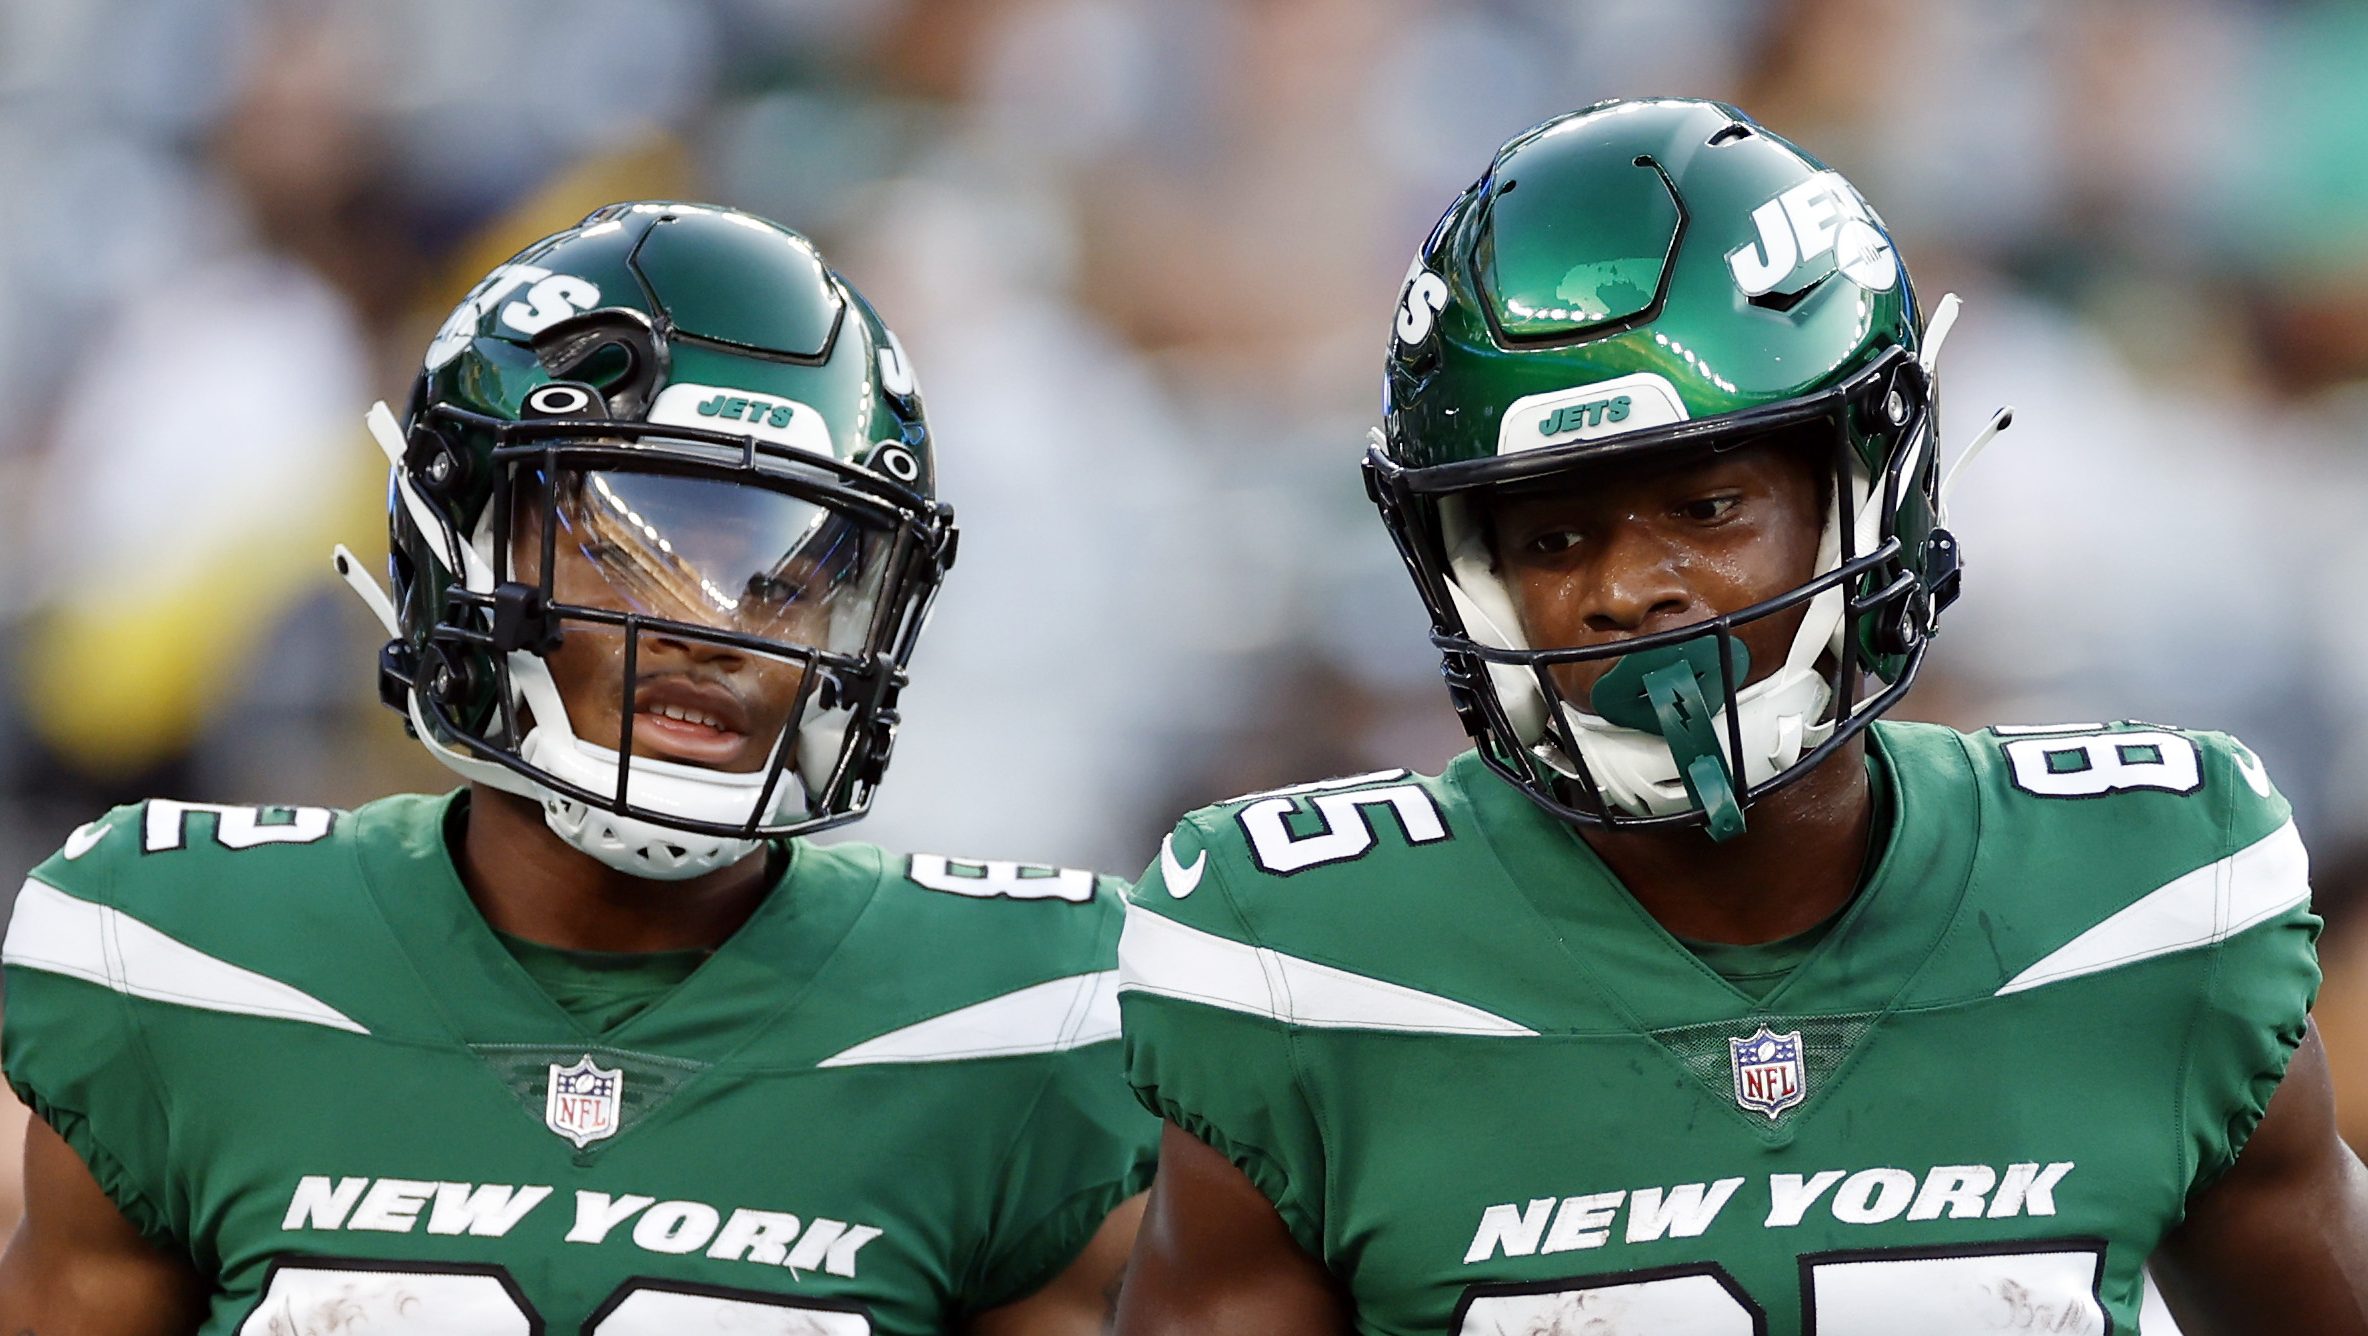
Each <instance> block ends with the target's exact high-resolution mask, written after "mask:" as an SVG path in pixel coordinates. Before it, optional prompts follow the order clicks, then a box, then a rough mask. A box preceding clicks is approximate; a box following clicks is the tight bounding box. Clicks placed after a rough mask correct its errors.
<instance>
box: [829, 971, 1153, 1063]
mask: <svg viewBox="0 0 2368 1336" xmlns="http://www.w3.org/2000/svg"><path fill="white" fill-rule="evenodd" d="M1117 1037H1118V971H1117V970H1098V971H1095V972H1094V973H1091V974H1072V975H1069V976H1068V977H1066V978H1061V979H1052V980H1048V981H1046V982H1044V983H1040V984H1034V985H1031V986H1029V987H1027V988H1021V989H1018V990H1016V991H1014V992H1009V993H1005V994H1003V995H1002V996H1001V997H991V998H988V999H987V1000H986V1001H984V1002H975V1003H972V1004H971V1005H969V1006H967V1007H962V1008H959V1009H957V1010H954V1011H949V1012H947V1013H946V1014H944V1015H942V1016H932V1017H930V1018H929V1019H928V1020H925V1021H917V1022H915V1023H914V1024H911V1025H907V1026H905V1027H904V1028H903V1029H900V1030H891V1031H889V1032H888V1033H886V1034H884V1035H881V1036H879V1037H878V1038H876V1039H867V1040H865V1041H863V1042H862V1043H860V1044H857V1045H855V1046H854V1047H853V1048H849V1049H845V1050H842V1051H841V1052H838V1053H834V1054H832V1055H831V1056H830V1057H827V1058H824V1059H823V1060H822V1061H821V1062H820V1063H819V1064H817V1065H819V1066H823V1067H858V1066H865V1065H869V1064H876V1063H889V1062H959V1061H962V1060H964V1059H967V1058H1001V1057H1009V1056H1011V1055H1013V1054H1019V1053H1058V1052H1061V1051H1063V1050H1065V1049H1072V1048H1082V1047H1084V1046H1085V1045H1087V1044H1099V1043H1104V1042H1106V1041H1108V1040H1112V1039H1116V1038H1117Z"/></svg>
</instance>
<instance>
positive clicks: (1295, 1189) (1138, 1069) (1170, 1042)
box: [1118, 819, 1326, 1257]
mask: <svg viewBox="0 0 2368 1336" xmlns="http://www.w3.org/2000/svg"><path fill="white" fill-rule="evenodd" d="M1213 844H1214V841H1211V840H1210V839H1209V838H1208V837H1207V836H1206V835H1205V834H1204V833H1203V832H1202V831H1201V829H1200V827H1199V826H1198V825H1196V824H1195V823H1194V822H1193V821H1191V820H1189V819H1187V820H1186V821H1185V822H1184V823H1183V824H1181V825H1179V826H1177V827H1176V829H1175V832H1174V833H1173V834H1171V835H1170V836H1168V838H1167V841H1166V842H1165V843H1164V844H1162V846H1161V849H1160V856H1159V859H1158V861H1156V862H1154V863H1153V864H1152V866H1151V868H1150V870H1149V871H1147V872H1145V873H1144V874H1143V879H1142V880H1141V881H1140V882H1138V883H1136V885H1135V888H1134V891H1133V892H1132V893H1131V894H1130V895H1129V896H1128V900H1127V924H1126V934H1125V937H1124V938H1123V940H1122V941H1121V942H1120V944H1119V950H1118V969H1119V1010H1120V1013H1121V1016H1122V1018H1123V1020H1124V1024H1125V1031H1126V1079H1127V1083H1128V1084H1129V1085H1131V1086H1133V1087H1134V1090H1135V1095H1136V1097H1137V1098H1139V1099H1141V1100H1142V1101H1143V1103H1144V1105H1145V1106H1147V1107H1148V1108H1150V1109H1151V1111H1152V1112H1154V1113H1156V1114H1158V1115H1159V1116H1160V1117H1162V1118H1164V1119H1166V1120H1167V1121H1169V1122H1171V1123H1174V1124H1175V1125H1176V1126H1178V1127H1180V1128H1182V1129H1183V1130H1185V1131H1186V1132H1189V1133H1191V1134H1192V1135H1193V1136H1195V1137H1198V1138H1199V1139H1200V1140H1202V1141H1204V1142H1206V1143H1207V1144H1208V1145H1210V1146H1211V1147H1213V1148H1215V1149H1216V1150H1217V1151H1218V1152H1219V1153H1220V1154H1222V1155H1224V1156H1225V1158H1227V1159H1228V1160H1231V1161H1232V1162H1233V1163H1234V1164H1235V1166H1237V1167H1238V1168H1240V1169H1241V1171H1242V1172H1243V1173H1244V1174H1245V1175H1247V1176H1248V1177H1249V1179H1250V1181H1251V1182H1252V1183H1254V1184H1256V1185H1257V1186H1258V1189H1259V1191H1261V1192H1263V1193H1265V1194H1266V1197H1267V1199H1268V1200H1270V1201H1272V1202H1273V1203H1274V1207H1275V1211H1276V1213H1277V1214H1279V1215H1280V1216H1281V1217H1282V1220H1283V1223H1284V1224H1285V1225H1286V1226H1287V1227H1288V1228H1289V1229H1290V1231H1291V1234H1292V1236H1293V1237H1294V1238H1295V1239H1296V1240H1297V1241H1298V1243H1299V1246H1300V1247H1301V1248H1303V1249H1305V1250H1306V1251H1307V1252H1308V1254H1309V1255H1310V1256H1316V1257H1320V1256H1322V1255H1323V1249H1322V1237H1323V1236H1322V1228H1321V1225H1320V1223H1319V1222H1320V1221H1321V1220H1322V1218H1323V1192H1324V1183H1325V1178H1326V1175H1325V1155H1324V1148H1323V1137H1322V1133H1321V1129H1320V1127H1319V1126H1318V1123H1317V1119H1316V1116H1315V1112H1314V1110H1313V1108H1312V1107H1311V1106H1310V1104H1309V1101H1308V1099H1307V1098H1306V1094H1305V1090H1306V1087H1305V1085H1304V1083H1303V1082H1302V1081H1301V1079H1300V1076H1299V1072H1298V1068H1297V1065H1296V1063H1295V1062H1294V1060H1293V1056H1292V1039H1291V1033H1290V1030H1289V1028H1288V1026H1287V1025H1286V1023H1285V1022H1284V1020H1283V1019H1282V1018H1283V1017H1284V1016H1286V1015H1288V1014H1289V1012H1288V1009H1287V1008H1285V1007H1282V1006H1280V1005H1279V1004H1278V1003H1277V1001H1276V999H1275V997H1274V994H1273V990H1272V985H1271V982H1270V980H1269V979H1268V977H1267V972H1266V969H1265V966H1264V964H1263V963H1262V952H1261V950H1260V946H1259V943H1258V942H1257V940H1256V938H1255V937H1254V936H1253V935H1252V933H1251V932H1250V930H1249V927H1248V925H1247V922H1246V920H1245V919H1244V918H1243V916H1242V914H1241V912H1240V910H1239V908H1238V906H1237V904H1236V902H1235V901H1234V899H1233V897H1232V894H1231V891H1230V888H1229V887H1228V886H1227V884H1226V880H1225V866H1224V860H1223V858H1222V857H1221V851H1220V850H1218V849H1216V848H1213V847H1212V845H1213Z"/></svg>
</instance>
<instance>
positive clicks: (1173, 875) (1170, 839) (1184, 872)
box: [1159, 831, 1209, 900]
mask: <svg viewBox="0 0 2368 1336" xmlns="http://www.w3.org/2000/svg"><path fill="white" fill-rule="evenodd" d="M1208 868H1209V851H1208V850H1206V849H1203V850H1201V851H1200V854H1199V856H1198V857H1196V858H1194V859H1193V860H1192V864H1191V866H1189V867H1187V866H1186V865H1185V864H1184V863H1183V862H1182V861H1181V860H1180V859H1178V858H1177V857H1176V836H1175V833H1174V832H1172V831H1171V832H1169V833H1168V834H1167V835H1166V836H1164V837H1162V838H1161V839H1160V842H1159V879H1160V881H1161V882H1162V883H1163V884H1164V885H1166V887H1167V888H1168V894H1169V895H1172V896H1174V897H1175V898H1177V899H1178V900H1181V899H1183V898H1184V897H1185V896H1187V895H1190V894H1192V893H1193V892H1194V891H1196V890H1198V889H1200V878H1201V874H1202V873H1203V872H1206V871H1208Z"/></svg>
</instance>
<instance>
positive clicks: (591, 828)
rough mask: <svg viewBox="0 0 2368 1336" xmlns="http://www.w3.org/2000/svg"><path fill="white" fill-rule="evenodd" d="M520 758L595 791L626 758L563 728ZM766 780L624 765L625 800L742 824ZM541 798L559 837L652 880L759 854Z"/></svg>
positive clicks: (683, 876) (752, 847) (543, 732)
mask: <svg viewBox="0 0 2368 1336" xmlns="http://www.w3.org/2000/svg"><path fill="white" fill-rule="evenodd" d="M518 754H519V757H520V758H521V759H523V760H524V761H525V762H526V763H527V764H528V765H531V766H534V767H535V768H536V769H538V770H542V771H545V772H547V773H549V774H550V775H552V776H553V777H554V778H557V779H562V780H565V781H567V782H568V783H571V784H577V785H581V786H582V787H584V788H588V789H592V790H594V791H595V792H597V791H600V790H603V789H608V788H611V787H613V786H614V785H615V784H616V782H617V766H618V763H619V762H620V761H622V760H624V759H625V758H622V757H619V756H618V755H617V753H616V752H614V751H611V750H610V749H609V748H606V747H602V746H599V745H597V744H595V743H590V742H586V741H584V740H583V739H581V738H578V737H576V736H574V735H573V734H572V733H571V732H569V731H568V730H567V729H566V728H564V727H562V728H557V729H551V728H545V727H544V726H543V725H541V724H537V725H535V726H534V727H533V728H531V729H528V730H527V733H526V741H525V743H524V744H522V745H521V746H520V747H519V749H518ZM764 780H765V774H764V772H763V771H757V772H754V773H751V774H727V773H723V772H719V771H713V770H702V769H700V768H698V767H696V766H686V765H677V764H675V763H673V762H670V761H654V760H651V759H649V758H648V757H634V758H632V759H631V760H630V761H629V762H628V763H627V764H626V776H625V800H626V802H628V803H629V804H631V805H632V806H635V807H639V808H643V809H645V810H649V811H654V812H663V813H665V814H667V815H669V816H681V817H689V818H692V819H695V820H701V821H712V822H716V823H718V824H726V823H728V824H734V825H737V824H740V823H743V822H745V821H747V820H748V816H749V813H750V812H752V811H753V810H755V808H756V801H757V797H758V795H759V793H760V792H761V791H762V790H763V788H764ZM537 787H538V788H539V787H540V786H537ZM780 787H781V788H783V789H786V790H788V791H789V792H790V793H791V794H795V793H796V792H797V788H798V784H797V779H796V777H795V776H790V775H784V776H782V779H781V784H780ZM541 797H542V803H543V823H544V824H545V825H548V826H549V827H550V828H551V830H552V832H553V833H554V834H556V835H558V836H559V838H561V839H563V840H565V841H567V842H568V843H569V844H571V845H573V846H575V847H576V848H578V849H580V850H582V851H583V852H585V853H587V854H590V855H591V856H592V857H594V858H597V859H599V860H600V861H601V862H603V863H606V864H607V865H609V866H610V867H613V868H615V869H616V870H617V871H619V872H624V873H628V874H630V875H632V876H636V877H647V878H649V879H650V880H652V881H684V880H687V879H689V878H691V877H696V876H699V875H700V874H702V873H706V872H713V871H715V870H716V869H718V868H726V867H730V866H731V865H733V864H734V863H737V862H739V861H740V860H741V859H743V858H746V857H748V856H749V855H750V854H752V853H754V852H756V849H757V845H758V843H759V841H756V840H744V839H735V838H733V837H731V836H728V835H698V834H693V833H691V832H689V831H684V830H677V829H674V828H672V827H669V826H663V825H660V824H658V823H657V822H654V821H646V820H643V819H641V818H639V817H630V816H618V815H617V814H616V813H614V812H611V811H608V810H606V809H605V808H599V807H594V806H592V805H591V804H589V803H582V802H577V801H576V800H575V799H573V798H567V797H562V796H560V795H559V794H556V793H552V792H548V791H545V792H544V793H542V794H541ZM774 806H775V807H777V808H778V807H779V806H780V804H779V803H776V804H774Z"/></svg>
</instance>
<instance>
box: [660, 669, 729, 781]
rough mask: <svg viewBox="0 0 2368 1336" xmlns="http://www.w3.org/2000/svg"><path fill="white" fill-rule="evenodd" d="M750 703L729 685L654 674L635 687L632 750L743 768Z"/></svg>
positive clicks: (723, 767) (717, 766)
mask: <svg viewBox="0 0 2368 1336" xmlns="http://www.w3.org/2000/svg"><path fill="white" fill-rule="evenodd" d="M748 730H749V719H748V707H747V706H746V705H745V704H743V703H742V702H741V700H740V697H739V696H738V695H737V694H736V693H734V692H733V691H732V690H731V689H730V688H728V687H725V686H723V685H721V684H719V683H715V682H701V681H695V680H693V679H691V678H687V677H681V676H668V677H659V678H652V679H649V680H646V681H644V682H643V683H642V684H641V686H640V688H639V689H637V690H636V691H635V692H634V693H633V754H634V755H636V756H647V757H651V758H653V759H656V760H661V761H681V762H684V763H686V764H689V765H701V766H706V767H708V768H710V769H715V770H729V769H735V768H740V767H737V766H736V764H735V763H736V762H738V761H740V760H741V758H742V756H743V754H744V753H745V752H746V751H747V750H748V742H749V736H748Z"/></svg>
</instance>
